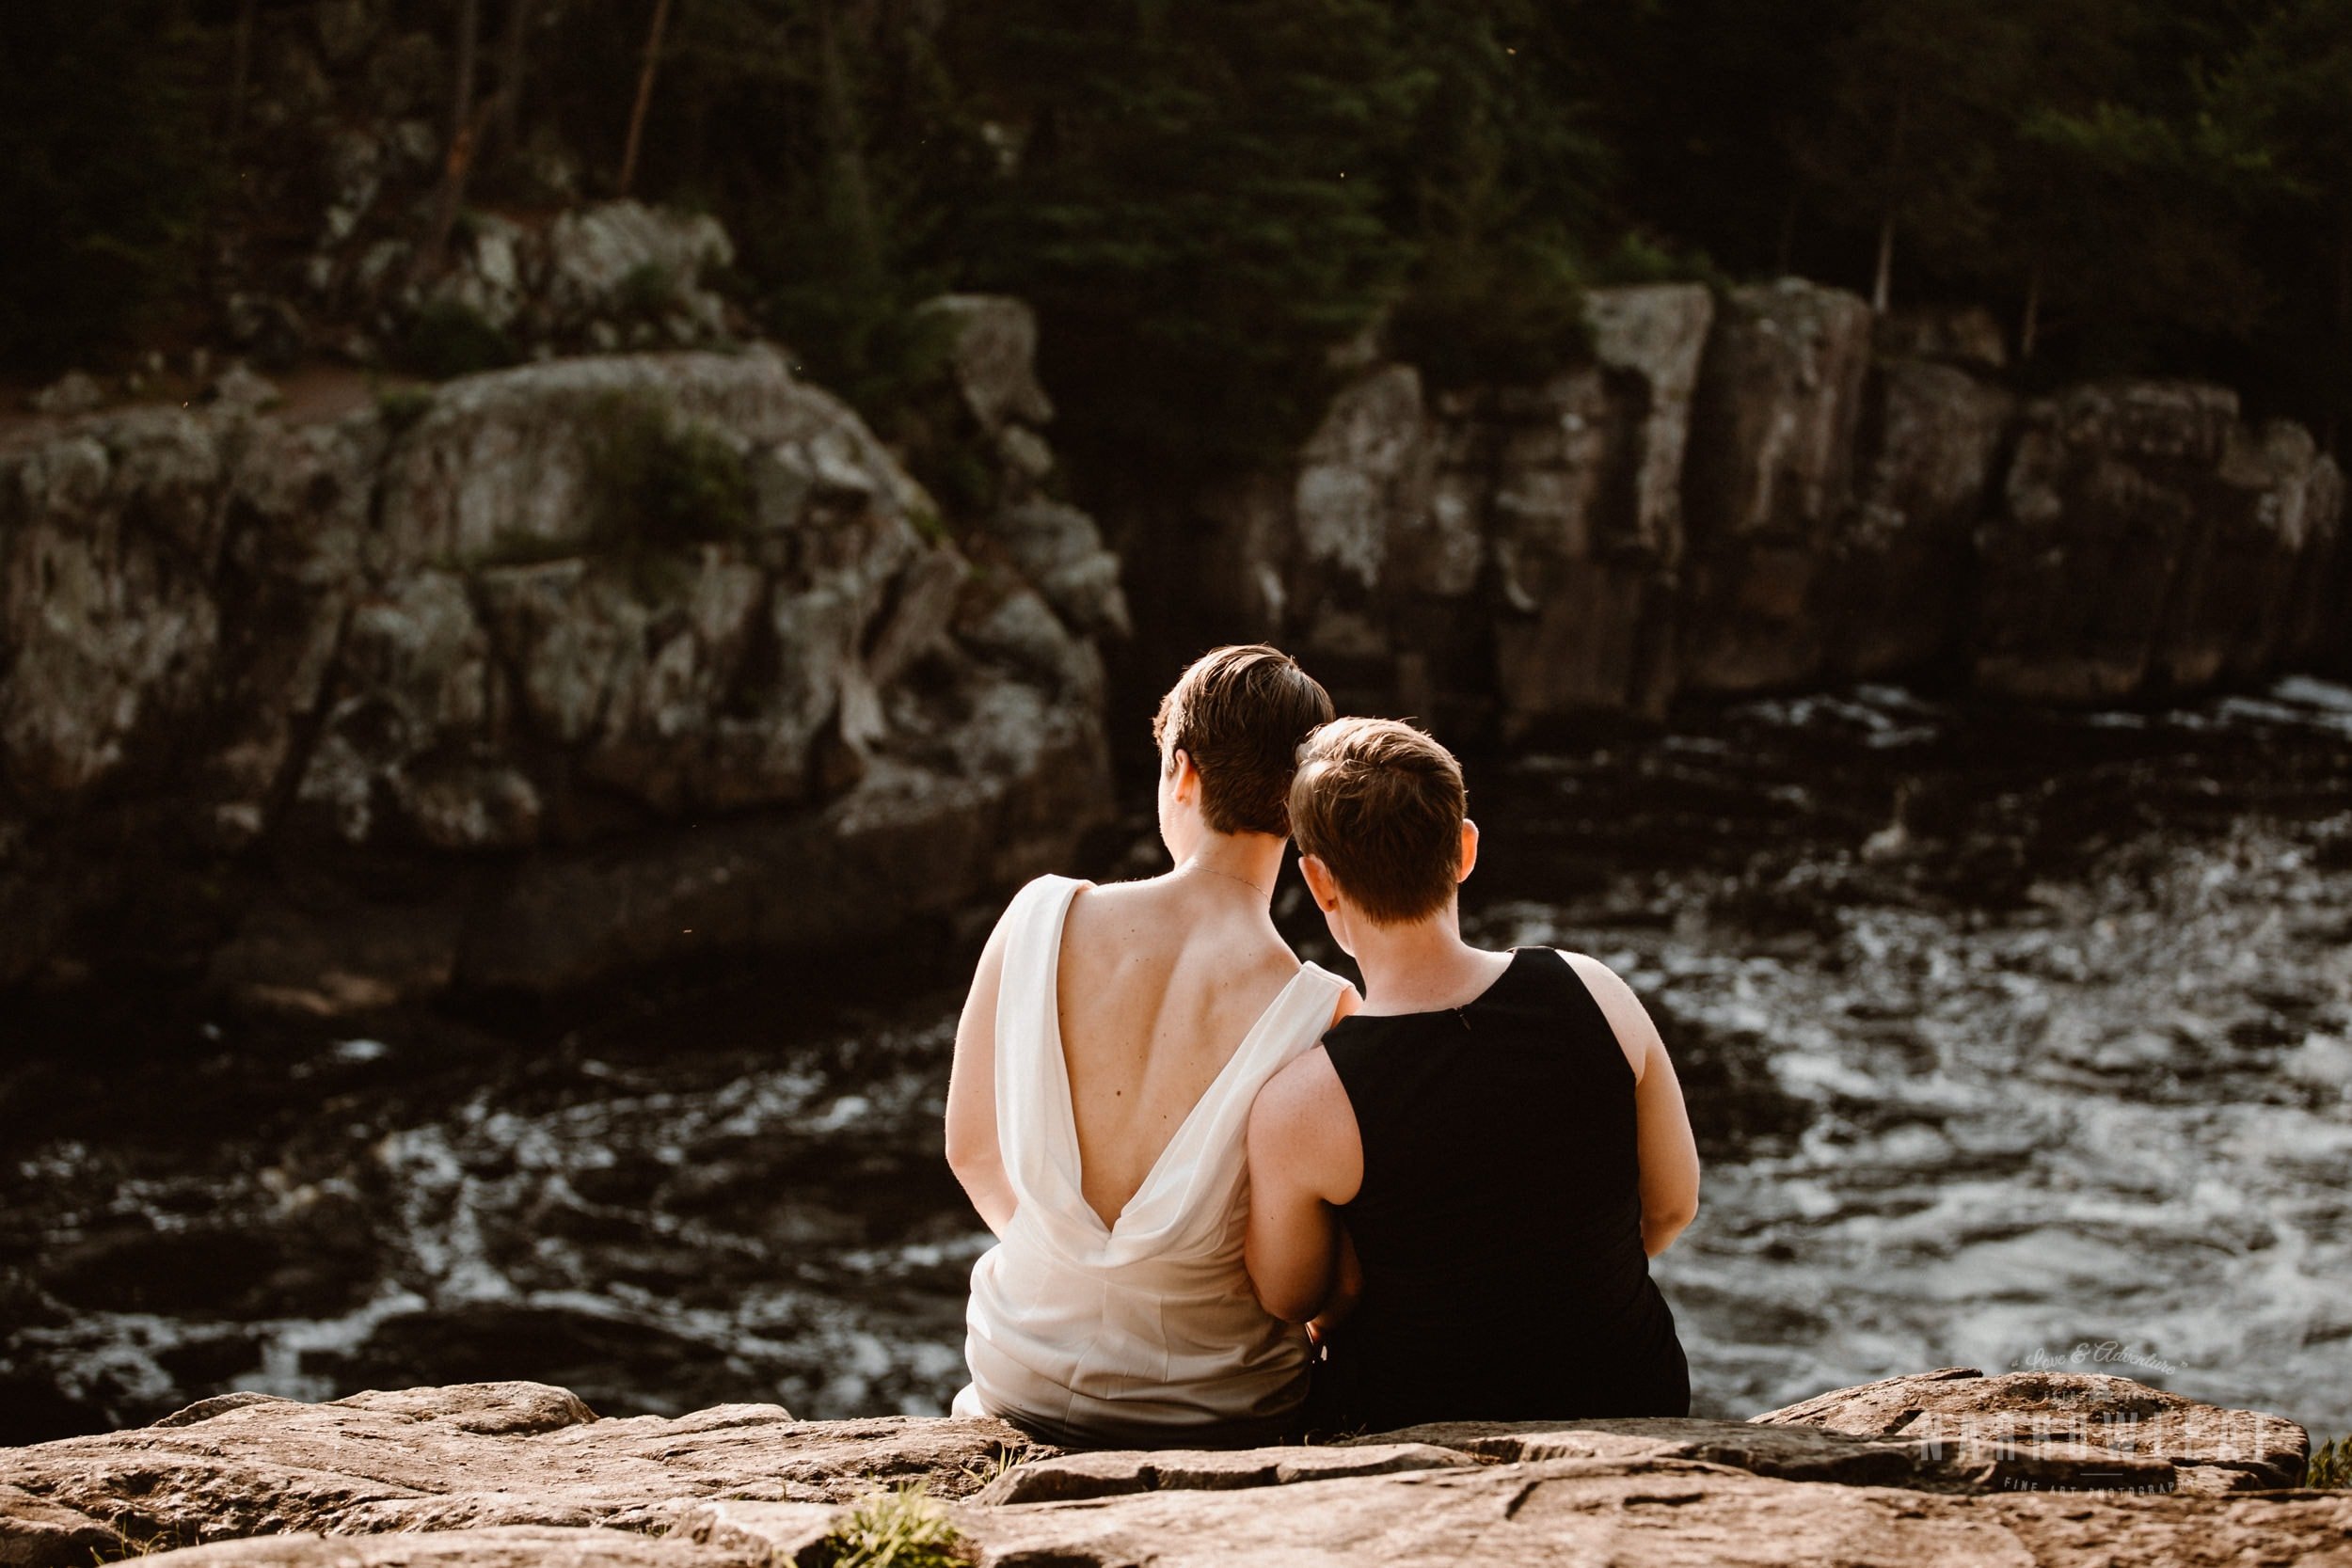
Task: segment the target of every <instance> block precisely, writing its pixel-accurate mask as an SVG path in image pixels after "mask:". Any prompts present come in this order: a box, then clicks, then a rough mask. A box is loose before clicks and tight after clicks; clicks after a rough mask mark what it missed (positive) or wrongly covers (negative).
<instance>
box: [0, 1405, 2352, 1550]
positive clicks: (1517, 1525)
mask: <svg viewBox="0 0 2352 1568" xmlns="http://www.w3.org/2000/svg"><path fill="white" fill-rule="evenodd" d="M2032 1375H2033V1376H2035V1377H2042V1374H2032ZM2088 1381H2090V1382H2096V1383H2115V1382H2120V1381H2122V1380H2116V1379H2100V1380H2088ZM1963 1384H1969V1385H1973V1390H1972V1396H1971V1397H1972V1399H1973V1404H1972V1406H1971V1409H1972V1411H1973V1412H1974V1414H1976V1415H1977V1416H1979V1417H1984V1418H2002V1419H1996V1420H1992V1421H1991V1423H1990V1424H1988V1425H1987V1426H1986V1427H1985V1429H1984V1430H1985V1431H1987V1432H1995V1431H2001V1432H2010V1433H2012V1434H2014V1433H2016V1432H2020V1431H2022V1432H2025V1433H2031V1432H2035V1431H2037V1430H2039V1429H2038V1426H2037V1423H2038V1422H2039V1421H2041V1419H2042V1416H2043V1415H2045V1414H2046V1413H2047V1412H2048V1410H2049V1409H2050V1407H2051V1405H2052V1402H2053V1400H2054V1399H2058V1398H2059V1394H2060V1391H2061V1388H2062V1387H2063V1388H2073V1389H2074V1390H2075V1391H2077V1392H2079V1391H2080V1388H2079V1386H2077V1385H2072V1384H2067V1385H2061V1384H2052V1383H2049V1382H2048V1381H2047V1380H2046V1379H2044V1381H2043V1382H2042V1383H2040V1384H2035V1385H2032V1386H2028V1385H2026V1384H2024V1383H2019V1382H2016V1381H2015V1380H2013V1379H2010V1378H1982V1377H1976V1376H1974V1375H1973V1374H1968V1375H1966V1376H1963V1374H1962V1373H1960V1372H1959V1371H1957V1370H1954V1371H1947V1372H1942V1373H1930V1374H1925V1375H1923V1376H1920V1377H1915V1378H1904V1379H1894V1380H1890V1381H1889V1382H1887V1383H1883V1384H1878V1385H1871V1386H1867V1387H1864V1388H1859V1389H1845V1390H1839V1391H1837V1392H1836V1393H1833V1394H1828V1395H1824V1396H1822V1398H1821V1399H1820V1400H1816V1401H1809V1402H1806V1403H1805V1404H1804V1405H1800V1406H1792V1407H1791V1408H1790V1409H1789V1410H1788V1411H1780V1412H1774V1413H1772V1416H1771V1417H1769V1418H1763V1420H1764V1424H1756V1423H1743V1422H1726V1421H1703V1420H1680V1419H1665V1418H1660V1419H1650V1420H1640V1419H1631V1420H1604V1421H1582V1422H1577V1421H1564V1422H1552V1423H1518V1424H1495V1423H1456V1424H1453V1425H1442V1426H1430V1427H1421V1428H1415V1429H1412V1430H1411V1431H1409V1432H1406V1433H1386V1434H1379V1435H1375V1436H1372V1437H1367V1438H1364V1439H1360V1440H1358V1441H1354V1442H1350V1443H1347V1444H1344V1445H1339V1446H1332V1447H1314V1446H1305V1447H1302V1446H1297V1445H1292V1446H1287V1447H1279V1448H1268V1449H1244V1450H1238V1451H1223V1450H1220V1451H1187V1450H1160V1451H1155V1452H1140V1451H1100V1452H1085V1453H1069V1454H1064V1453H1059V1452H1057V1451H1056V1450H1054V1449H1050V1448H1041V1447H1038V1446H1035V1445H1032V1444H1030V1443H1028V1442H1027V1441H1025V1439H1024V1438H1022V1436H1021V1435H1020V1434H1019V1433H1016V1432H1014V1431H1013V1430H1012V1429H1011V1428H1009V1427H1007V1426H1004V1425H1002V1424H1001V1423H998V1422H994V1421H986V1420H940V1419H931V1418H907V1417H891V1418H874V1419H869V1420H862V1421H829V1422H796V1421H794V1420H792V1419H791V1418H790V1417H789V1416H788V1415H787V1414H786V1413H785V1412H784V1411H782V1410H780V1409H777V1408H776V1407H774V1406H772V1405H725V1406H720V1407H717V1408H715V1409H711V1410H707V1411H703V1412H700V1413H698V1414H696V1415H693V1416H688V1417H682V1418H677V1419H675V1420H671V1419H662V1418H633V1419H628V1420H597V1419H596V1418H594V1417H592V1416H590V1415H589V1414H588V1413H587V1411H586V1410H585V1409H584V1408H583V1407H581V1406H580V1404H579V1402H578V1401H577V1400H574V1399H573V1398H572V1397H571V1396H569V1395H568V1394H565V1393H564V1391H563V1390H561V1389H556V1388H548V1387H545V1386H538V1385H531V1384H500V1385H480V1386H460V1387H453V1388H433V1389H410V1390H405V1391H403V1392H400V1393H373V1394H362V1395H357V1396H354V1397H353V1398H351V1399H347V1400H342V1401H338V1402H334V1403H330V1404H323V1405H309V1404H298V1403H295V1402H291V1401H285V1400H275V1399H265V1398H263V1399H248V1400H246V1401H243V1402H236V1401H215V1402H208V1404H207V1406H200V1407H197V1408H195V1409H192V1410H190V1411H188V1412H185V1413H183V1415H182V1416H180V1417H175V1418H171V1419H170V1420H169V1421H167V1422H166V1423H159V1424H158V1425H156V1426H153V1427H148V1428H142V1429H136V1430H133V1431H127V1432H120V1433H112V1434H110V1435H106V1436H100V1437H84V1438H73V1439H69V1440H66V1441H64V1442H57V1443H48V1444H42V1445H40V1446H37V1447H34V1448H29V1449H12V1450H0V1554H5V1556H4V1557H0V1560H6V1561H8V1562H10V1563H13V1564H21V1565H23V1568H67V1565H69V1564H72V1565H73V1568H79V1565H80V1564H82V1563H84V1562H86V1561H87V1560H88V1558H89V1555H90V1553H91V1551H93V1550H95V1551H97V1552H99V1553H100V1554H101V1555H107V1556H112V1555H119V1554H120V1553H121V1552H124V1551H156V1552H157V1554H158V1555H157V1557H156V1560H157V1561H159V1562H162V1563H169V1564H181V1563H185V1564H190V1565H202V1564H208V1563H211V1564H228V1563H232V1562H233V1563H246V1562H260V1563H271V1564H279V1565H282V1568H393V1565H397V1564H411V1563H413V1564H426V1563H431V1564H447V1565H449V1568H504V1565H506V1564H510V1563H516V1564H519V1563H523V1562H530V1563H546V1562H556V1563H573V1564H580V1565H583V1568H585V1565H598V1568H601V1565H605V1564H612V1565H615V1568H622V1565H626V1568H662V1565H666V1564H676V1565H679V1568H772V1565H773V1564H775V1563H779V1562H793V1561H822V1560H832V1558H831V1554H832V1553H834V1551H836V1550H837V1549H838V1545H837V1544H838V1542H839V1541H840V1540H841V1539H842V1536H843V1534H844V1533H846V1530H847V1528H848V1526H849V1522H850V1513H849V1512H848V1510H849V1507H850V1505H852V1504H857V1503H861V1502H864V1501H866V1500H867V1499H870V1498H871V1497H873V1496H874V1494H875V1492H876V1491H877V1490H878V1489H881V1488H895V1487H903V1486H908V1485H919V1486H920V1487H921V1488H922V1490H923V1491H924V1492H925V1493H926V1494H927V1495H928V1497H930V1499H931V1502H930V1504H929V1505H928V1506H930V1507H931V1508H933V1509H935V1510H936V1511H937V1514H938V1516H940V1517H941V1518H942V1519H943V1520H944V1522H945V1523H946V1524H947V1525H948V1526H950V1527H951V1528H953V1530H954V1531H955V1533H956V1534H957V1536H959V1537H960V1538H961V1540H960V1543H959V1547H960V1549H961V1552H962V1553H963V1554H964V1555H965V1556H966V1557H968V1558H969V1559H970V1560H975V1561H977V1562H983V1563H1007V1564H1010V1563H1022V1562H1025V1563H1046V1562H1051V1563H1061V1564H1069V1565H1072V1568H1098V1565H1099V1568H1115V1565H1128V1564H1136V1563H1142V1562H1152V1563H1162V1564H1200V1565H1204V1568H1205V1565H1208V1564H1219V1565H1223V1564H1234V1563H1239V1564H1246V1565H1250V1564H1263V1565H1265V1568H1275V1565H1278V1564H1281V1565H1288V1564H1296V1563H1303V1562H1318V1563H1319V1562H1343V1561H1378V1562H1398V1563H1408V1564H1432V1565H1434V1564H1439V1563H1455V1562H1465V1561H1482V1562H1483V1561H1493V1562H1514V1563H1517V1562H1531V1561H1533V1562H1555V1561H1556V1562H1581V1561H1610V1562H1625V1563H1635V1564H1659V1565H1668V1564H1684V1563H1689V1564H1700V1563H1707V1564H1715V1563H1756V1564H1764V1563H1771V1564H1785V1563H1799V1562H1820V1561H1835V1562H1844V1563H1854V1564H1865V1565H1878V1564H1883V1565H1887V1568H1911V1565H1913V1564H1915V1563H1918V1562H1921V1561H1931V1562H1936V1563H1945V1562H1955V1563H1977V1562H1982V1563H1986V1564H2002V1565H2010V1564H2016V1563H2021V1562H2026V1563H2036V1564H2049V1565H2067V1568H2072V1565H2076V1564H2080V1565H2082V1568H2090V1565H2092V1564H2105V1563H2109V1562H2118V1561H2134V1562H2136V1561H2162V1562H2168V1563H2185V1564H2214V1565H2216V1568H2219V1565H2220V1564H2225V1563H2238V1562H2249V1561H2297V1560H2327V1554H2328V1553H2330V1552H2334V1551H2338V1550H2340V1548H2341V1546H2342V1544H2343V1541H2344V1538H2345V1533H2346V1531H2347V1529H2352V1496H2346V1495H2344V1494H2318V1493H2308V1492H2306V1493H2297V1492H2285V1491H2280V1492H2270V1493H2266V1494H2261V1495H2246V1494H2234V1495H2226V1496H2225V1495H2213V1494H2211V1493H2207V1492H2201V1491H2199V1490H2196V1489H2195V1488H2193V1487H2189V1486H2185V1485H2175V1484H2173V1483H2172V1482H2171V1481H2170V1480H2169V1466H2170V1465H2172V1464H2173V1463H2174V1460H2173V1459H2172V1458H2170V1457H2167V1456H2166V1455H2162V1454H2154V1453H2139V1454H2133V1455H2124V1454H2121V1453H2119V1452H2117V1451H2115V1450H2113V1449H2100V1448H2097V1447H2096V1446H2092V1445H2083V1444H2073V1445H2066V1444H2051V1443H2044V1442H2039V1441H2032V1440H2023V1439H2021V1440H2020V1441H2018V1442H2015V1443H2011V1444H2006V1445H2004V1446H2006V1447H2008V1448H2010V1449H2016V1450H2018V1451H2017V1452H2015V1453H2013V1454H2011V1455H2010V1456H2009V1457H2008V1458H2006V1459H2003V1460H2001V1461H2000V1464H2001V1465H2005V1466H2006V1467H1978V1468H1971V1467H1970V1466H1969V1465H1963V1464H1961V1463H1959V1461H1960V1459H1961V1458H1962V1457H1963V1456H1964V1455H1965V1454H1966V1453H1967V1452H1968V1451H1969V1449H1970V1445H1971V1444H1974V1443H1977V1442H1979V1438H1977V1437H1974V1436H1956V1435H1954V1434H1952V1433H1949V1432H1944V1431H1940V1430H1939V1431H1938V1432H1937V1433H1934V1434H1932V1435H1929V1436H1925V1437H1922V1436H1919V1435H1915V1433H1914V1432H1913V1431H1912V1430H1911V1429H1912V1428H1914V1427H1915V1426H1917V1425H1919V1423H1920V1422H1921V1421H1922V1420H1928V1419H1930V1418H1931V1417H1932V1416H1933V1415H1934V1414H1935V1413H1934V1412H1933V1411H1931V1410H1929V1409H1928V1408H1927V1406H1930V1405H1933V1404H1934V1403H1935V1402H1937V1401H1938V1400H1940V1399H1944V1398H1947V1397H1948V1396H1950V1395H1951V1394H1952V1391H1953V1390H1955V1389H1958V1388H1960V1387H1961V1386H1963ZM2145 1392H2148V1393H2151V1394H2153V1393H2154V1392H2155V1391H2153V1390H2146V1391H2145ZM2069 1397H2071V1396H2069ZM2060 1402H2061V1403H2063V1402H2064V1401H2063V1400H2060ZM2066 1408H2067V1409H2068V1410H2069V1411H2070V1412H2071V1413H2073V1414H2074V1415H2079V1414H2080V1406H2079V1405H2078V1404H2067V1405H2066ZM2168 1408H2174V1407H2171V1406H2168ZM2207 1408H2210V1407H2207ZM1906 1412H1908V1413H1909V1418H1908V1419H1906V1418H1905V1413H1906ZM2236 1414H2239V1415H2244V1414H2246V1413H2242V1412H2241V1413H2236ZM2249 1419H2252V1420H2254V1421H2255V1422H2256V1423H2257V1424H2258V1425H2260V1424H2261V1423H2263V1422H2266V1421H2269V1420H2273V1419H2275V1418H2249ZM1838 1422H1843V1423H1847V1424H1850V1425H1852V1426H1856V1427H1866V1428H1871V1429H1874V1430H1872V1431H1871V1432H1868V1433H1843V1432H1840V1431H1836V1430H1831V1429H1830V1428H1829V1427H1828V1426H1825V1425H1823V1424H1822V1423H1838ZM1882 1428H1884V1429H1891V1430H1887V1431H1879V1430H1875V1429H1882ZM2263 1430H2264V1431H2265V1433H2268V1436H2267V1437H2266V1438H2265V1441H2270V1442H2277V1441H2279V1440H2280V1439H2281V1436H2282V1434H2280V1433H2277V1432H2275V1431H2273V1430H2272V1429H2270V1428H2269V1427H2267V1426H2264V1427H2263ZM2174 1439H2175V1440H2171V1441H2169V1443H2168V1448H2169V1450H2171V1451H2174V1452H2177V1454H2178V1456H2179V1457H2180V1458H2181V1459H2182V1460H2185V1461H2186V1462H2188V1467H2191V1468H2193V1467H2195V1465H2198V1464H2201V1463H2202V1462H2203V1461H2205V1460H2208V1459H2211V1458H2213V1457H2215V1456H2216V1454H2217V1452H2218V1451H2219V1448H2218V1445H2219V1444H2221V1443H2223V1442H2225V1441H2234V1436H2233V1433H2229V1432H2226V1431H2225V1430H2224V1429H2223V1428H2222V1427H2221V1426H2218V1425H2216V1424H2214V1423H2213V1422H2211V1421H2210V1420H2206V1421H2204V1422H2203V1424H2201V1425H2200V1424H2199V1423H2198V1422H2195V1421H2189V1422H2185V1423H2183V1424H2181V1425H2179V1426H2178V1428H2177V1430H2176V1431H2175V1433H2174ZM2058 1448H2064V1449H2068V1451H2067V1452H2065V1453H2063V1454H2060V1453H2055V1452H2053V1451H2051V1450H2052V1449H2058ZM2295 1457H2296V1462H2297V1464H2298V1465H2299V1461H2300V1455H2299V1452H2298V1453H2297V1454H2296V1456H2295ZM2103 1463H2104V1464H2105V1465H2108V1466H2110V1469H2109V1471H2108V1472H2107V1473H2106V1474H2104V1475H2103V1474H2100V1473H2097V1472H2095V1471H2094V1470H2093V1469H2092V1468H2091V1466H2093V1465H2098V1464H2103ZM918 1506H923V1505H918ZM173 1546H180V1547H183V1549H181V1550H177V1551H173V1550H163V1549H162V1548H169V1547H173Z"/></svg>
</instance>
